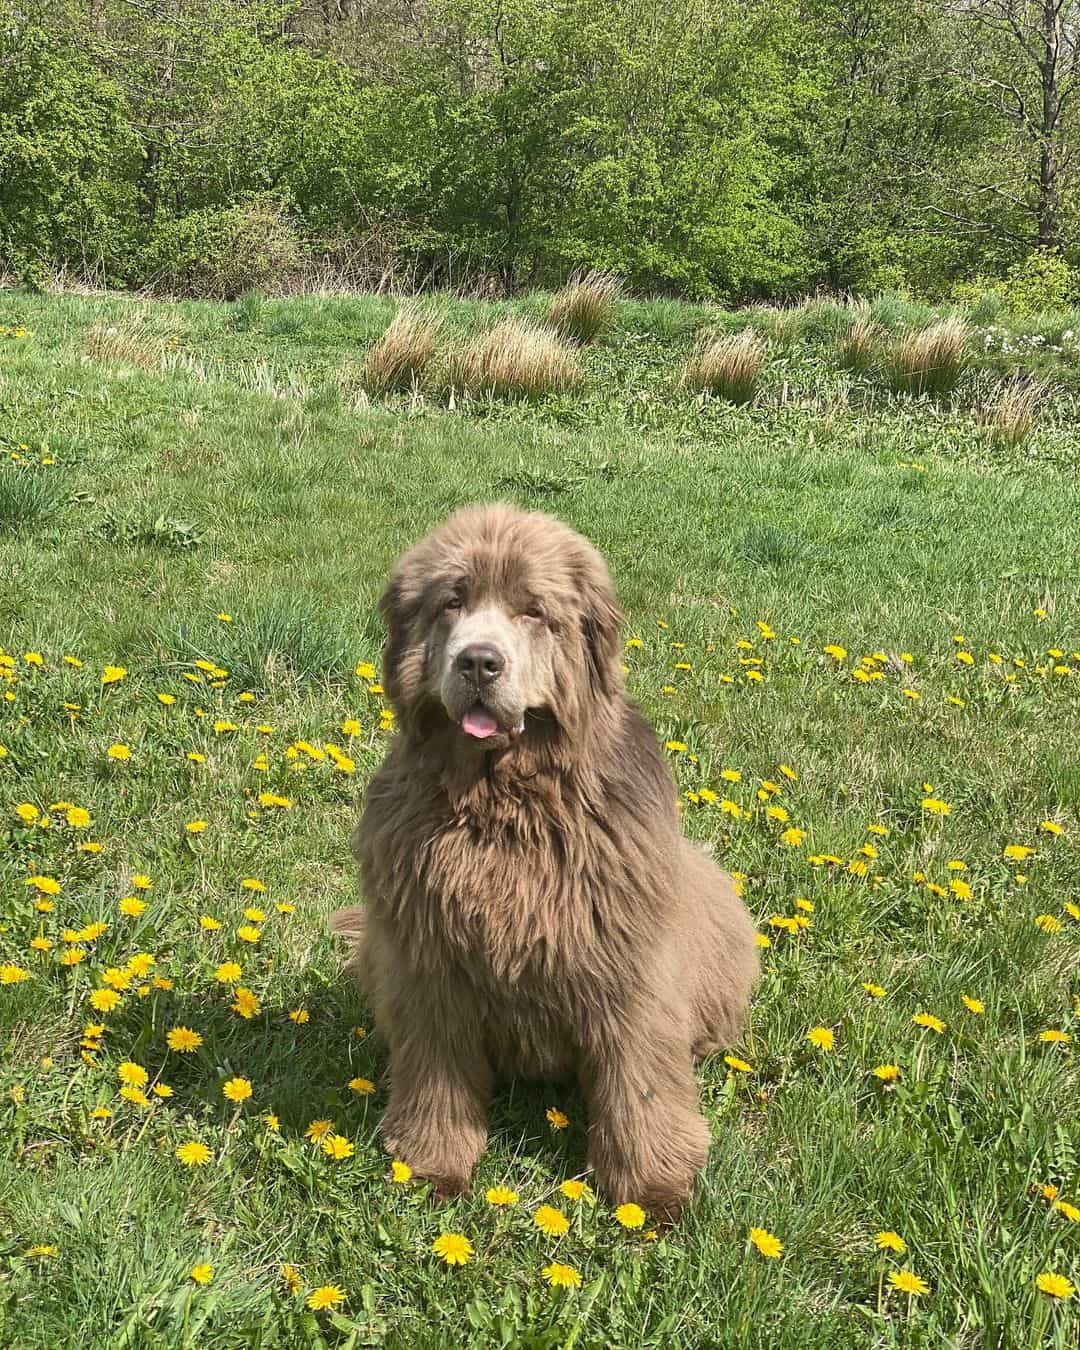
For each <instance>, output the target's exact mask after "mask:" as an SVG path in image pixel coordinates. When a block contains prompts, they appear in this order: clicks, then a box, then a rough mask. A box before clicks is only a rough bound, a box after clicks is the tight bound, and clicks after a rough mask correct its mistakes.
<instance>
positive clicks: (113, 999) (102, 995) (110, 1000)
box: [90, 989, 124, 1013]
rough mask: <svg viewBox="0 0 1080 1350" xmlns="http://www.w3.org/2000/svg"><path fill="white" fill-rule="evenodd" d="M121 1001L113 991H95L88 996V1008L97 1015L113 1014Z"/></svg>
mask: <svg viewBox="0 0 1080 1350" xmlns="http://www.w3.org/2000/svg"><path fill="white" fill-rule="evenodd" d="M123 1001H124V1000H123V999H122V998H121V997H120V995H119V994H118V993H117V992H116V990H115V989H95V990H94V991H93V993H92V994H91V995H90V1006H91V1008H93V1009H94V1011H95V1012H99V1013H111V1012H115V1011H116V1010H117V1008H119V1007H120V1005H121V1004H122V1003H123Z"/></svg>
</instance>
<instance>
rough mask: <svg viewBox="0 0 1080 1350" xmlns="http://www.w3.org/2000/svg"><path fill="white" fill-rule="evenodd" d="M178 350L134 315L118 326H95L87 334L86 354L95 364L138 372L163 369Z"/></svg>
mask: <svg viewBox="0 0 1080 1350" xmlns="http://www.w3.org/2000/svg"><path fill="white" fill-rule="evenodd" d="M175 350H176V340H175V339H170V337H169V336H168V335H167V334H164V333H162V332H161V331H160V330H159V329H157V328H155V327H153V326H152V325H151V324H149V323H148V322H147V320H146V318H145V317H144V316H143V315H142V314H140V313H138V311H135V312H133V313H132V314H130V315H127V316H125V318H124V319H122V320H121V321H120V322H119V323H105V322H101V323H95V324H93V325H92V326H91V327H90V328H89V329H88V330H87V333H86V354H87V356H89V357H90V359H91V360H92V361H106V362H108V363H109V364H110V365H114V366H132V367H134V368H135V369H137V370H161V369H162V367H163V366H164V365H165V362H166V359H167V358H168V357H169V356H170V355H171V354H172V353H173V352H174V351H175Z"/></svg>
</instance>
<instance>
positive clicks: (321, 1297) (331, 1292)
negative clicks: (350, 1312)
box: [307, 1284, 345, 1312]
mask: <svg viewBox="0 0 1080 1350" xmlns="http://www.w3.org/2000/svg"><path fill="white" fill-rule="evenodd" d="M344 1302H345V1290H344V1289H342V1288H341V1286H340V1285H337V1284H320V1285H319V1287H318V1289H313V1290H312V1291H311V1293H310V1294H308V1296H307V1306H308V1307H309V1308H310V1309H311V1311H312V1312H321V1311H322V1310H323V1309H324V1308H336V1307H337V1305H338V1304H339V1303H344Z"/></svg>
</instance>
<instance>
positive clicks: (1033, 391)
mask: <svg viewBox="0 0 1080 1350" xmlns="http://www.w3.org/2000/svg"><path fill="white" fill-rule="evenodd" d="M1045 392H1046V390H1045V387H1044V386H1043V385H1042V384H1041V383H1040V382H1039V381H1038V380H1035V379H1016V380H1003V381H1002V382H1001V383H1000V384H998V385H997V387H996V388H995V390H994V392H993V395H992V397H991V399H990V400H989V401H988V402H987V403H985V404H984V405H983V406H982V407H980V408H979V409H978V411H977V412H976V414H975V417H976V420H977V421H978V423H979V425H980V426H981V428H982V430H983V432H984V434H985V435H986V436H987V437H989V439H991V440H992V441H995V442H996V443H997V444H999V445H1002V446H1006V447H1008V448H1010V449H1015V448H1016V446H1019V445H1023V444H1024V443H1025V442H1026V441H1027V439H1028V437H1029V436H1030V435H1031V433H1032V431H1034V429H1035V425H1036V423H1037V422H1038V420H1039V408H1040V406H1041V404H1042V400H1043V395H1044V394H1045Z"/></svg>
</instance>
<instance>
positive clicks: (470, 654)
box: [454, 642, 506, 685]
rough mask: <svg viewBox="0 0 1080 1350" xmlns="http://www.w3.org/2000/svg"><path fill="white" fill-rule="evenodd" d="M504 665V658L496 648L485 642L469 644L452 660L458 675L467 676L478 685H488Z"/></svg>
mask: <svg viewBox="0 0 1080 1350" xmlns="http://www.w3.org/2000/svg"><path fill="white" fill-rule="evenodd" d="M505 665H506V658H505V657H504V656H503V655H502V653H501V652H500V651H499V650H498V648H497V647H492V646H490V645H489V644H488V643H486V642H471V643H470V644H469V645H468V646H467V647H462V649H461V651H459V652H458V654H457V656H456V657H455V658H454V666H455V668H456V670H457V671H458V673H459V674H461V675H467V676H468V678H469V679H470V680H472V681H474V683H476V684H478V685H480V684H490V683H491V682H492V680H494V679H497V678H498V676H499V674H500V673H501V671H502V669H503V667H504V666H505Z"/></svg>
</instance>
